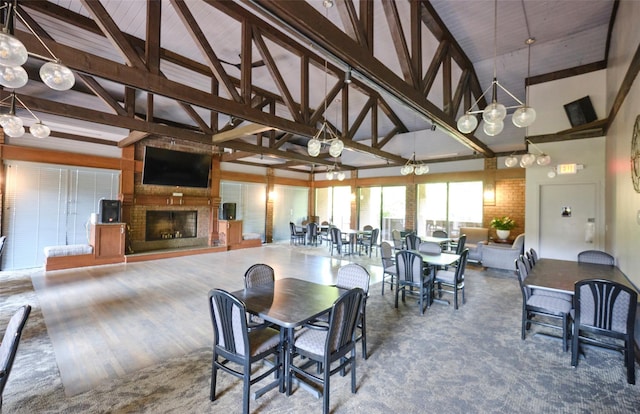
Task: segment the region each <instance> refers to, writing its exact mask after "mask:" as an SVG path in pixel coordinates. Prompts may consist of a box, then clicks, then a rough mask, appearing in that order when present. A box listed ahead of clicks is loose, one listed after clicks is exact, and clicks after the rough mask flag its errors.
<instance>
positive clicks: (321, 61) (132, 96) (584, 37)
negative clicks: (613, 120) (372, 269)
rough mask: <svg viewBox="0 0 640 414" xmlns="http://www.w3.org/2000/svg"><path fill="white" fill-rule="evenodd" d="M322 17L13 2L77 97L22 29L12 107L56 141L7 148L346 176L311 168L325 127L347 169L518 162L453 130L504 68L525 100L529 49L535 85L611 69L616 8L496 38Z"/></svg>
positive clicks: (514, 139) (503, 8)
mask: <svg viewBox="0 0 640 414" xmlns="http://www.w3.org/2000/svg"><path fill="white" fill-rule="evenodd" d="M324 3H326V1H325V2H323V0H307V1H302V0H299V1H286V0H284V1H267V0H237V1H215V0H162V1H159V0H147V1H144V0H136V1H131V0H101V1H98V0H52V1H18V11H19V13H20V15H21V16H22V17H23V18H24V20H25V21H26V22H27V24H29V26H30V27H31V28H32V29H33V31H34V32H35V33H36V34H37V35H38V36H39V37H40V38H41V39H42V40H43V42H44V43H45V44H46V46H47V47H48V48H49V49H50V50H51V52H53V54H54V55H55V56H56V57H57V58H58V59H60V60H61V61H62V63H64V64H65V65H67V66H69V67H70V68H71V69H72V70H73V71H74V72H75V74H76V85H75V86H74V88H73V89H72V90H71V91H66V92H60V91H54V90H51V89H49V88H47V87H46V86H45V85H44V84H42V83H41V81H40V79H39V77H38V74H37V71H38V67H39V66H40V65H41V64H42V62H43V59H42V58H41V56H50V54H49V52H48V51H47V50H46V49H45V48H44V47H43V45H42V44H41V42H40V41H39V40H38V39H37V38H36V37H35V36H34V35H33V34H31V33H30V32H29V31H28V30H27V29H26V27H25V25H24V24H23V23H22V21H20V20H18V21H16V28H15V33H16V36H17V37H18V38H19V39H20V40H21V41H22V42H23V43H24V44H25V46H26V47H27V49H28V50H29V52H30V53H31V54H32V56H31V57H30V59H29V61H28V62H27V64H26V65H25V66H26V69H27V72H28V73H29V76H30V80H29V82H28V83H27V85H26V86H24V87H22V88H20V89H18V90H16V93H17V95H18V96H19V97H20V99H21V100H22V101H23V102H24V103H25V105H26V106H27V107H28V108H29V109H31V110H32V111H33V112H34V113H35V114H36V115H37V116H38V117H39V118H40V119H42V121H43V122H44V123H46V124H47V125H49V126H50V127H51V129H52V134H51V137H49V138H47V139H45V140H38V139H36V138H33V137H31V136H30V135H28V134H27V135H25V136H23V137H20V138H10V139H7V140H8V141H9V143H11V144H15V145H27V146H40V147H45V148H51V149H63V150H68V151H74V150H75V151H91V152H93V153H105V154H109V151H111V152H112V153H113V151H114V150H117V149H118V148H121V147H125V146H127V145H131V144H132V143H135V142H137V141H138V140H141V139H143V138H145V137H146V136H149V135H150V134H157V135H162V136H170V137H175V138H177V139H182V140H187V141H192V142H198V143H205V144H207V145H211V150H212V151H213V152H216V153H220V154H221V157H222V160H223V161H229V162H241V163H249V164H256V165H269V166H272V167H275V168H286V169H292V170H297V171H310V170H311V169H312V168H313V167H312V166H319V165H331V164H333V163H334V162H335V161H336V160H335V159H334V158H332V157H330V155H329V154H328V151H327V148H323V150H322V152H321V154H320V156H318V157H311V156H309V155H308V153H307V146H306V145H307V142H308V140H309V139H310V138H311V137H312V136H313V135H314V134H315V133H316V131H317V130H318V129H319V128H320V127H321V125H322V123H323V122H326V123H327V125H328V126H329V128H331V129H332V131H334V132H335V133H336V135H338V136H340V137H341V139H342V140H343V141H344V143H345V148H346V149H345V151H343V153H342V156H341V157H340V158H341V159H340V160H339V162H340V163H341V164H342V165H343V168H345V169H353V168H358V169H361V168H378V167H386V166H388V165H402V164H404V163H405V161H406V160H407V159H408V158H410V157H411V156H412V154H413V153H414V152H415V154H416V158H417V159H419V160H423V161H425V162H442V161H451V160H462V159H473V158H478V157H493V156H496V155H501V154H508V153H511V152H514V151H515V152H517V151H523V150H525V148H526V145H525V133H526V131H525V130H523V129H518V128H516V127H514V126H513V125H511V123H510V122H505V130H504V131H503V132H502V133H501V134H499V135H497V136H493V137H490V136H487V135H485V134H484V132H483V131H482V128H479V129H478V130H476V131H475V132H474V133H472V134H468V135H465V134H462V133H460V132H459V131H457V129H456V119H457V118H458V117H459V116H460V115H461V114H462V113H464V111H465V110H466V109H468V108H469V107H470V106H471V105H472V104H473V102H475V101H476V100H477V99H478V98H480V102H479V104H480V106H481V107H483V106H484V103H485V98H486V96H485V97H481V95H482V93H483V91H484V90H486V88H487V87H488V86H489V85H490V84H491V80H492V78H493V73H494V68H495V71H496V74H497V77H498V79H499V81H500V84H501V85H503V86H504V87H505V88H506V89H507V90H509V91H510V92H511V93H513V94H514V95H515V96H516V97H518V99H520V100H523V101H524V100H525V79H526V78H527V71H528V68H527V61H528V60H527V57H528V52H529V49H528V46H527V45H526V44H525V40H526V39H527V38H530V37H535V38H536V43H534V45H533V46H531V49H530V52H531V65H530V68H529V72H530V75H531V77H535V76H539V75H545V74H548V73H550V72H558V71H567V70H573V69H575V68H578V67H595V68H604V67H606V58H607V56H606V53H607V39H608V32H609V27H610V24H611V22H612V19H613V17H612V16H614V14H615V13H614V10H615V7H614V6H615V4H616V2H615V1H614V0H599V1H594V0H576V1H540V0H499V1H498V2H497V25H495V26H496V27H497V31H495V30H494V23H495V22H496V20H495V19H494V16H495V10H494V1H493V0H431V1H416V0H411V1H409V0H396V1H391V0H372V1H364V0H360V1H358V0H333V3H334V5H333V7H331V8H325V7H324V5H323V4H324ZM494 41H495V43H494ZM37 55H40V57H38V56H37ZM494 55H495V59H494ZM347 72H349V74H350V78H351V82H350V83H346V82H345V75H346V73H347ZM9 93H10V91H6V90H5V91H2V92H1V95H2V98H5V97H7V96H8V94H9ZM498 98H499V100H500V101H507V102H505V103H506V104H510V105H514V104H515V102H508V101H509V99H510V98H509V97H508V96H506V95H498ZM18 114H19V115H21V116H23V118H24V119H25V124H26V125H30V123H31V121H30V120H29V119H30V116H29V114H28V113H26V112H25V111H20V109H19V110H18ZM599 115H600V116H601V117H602V116H604V115H605V114H599ZM537 122H544V120H540V119H538V120H537ZM567 127H569V123H568V121H567ZM225 149H226V151H224V150H225ZM103 150H104V151H103Z"/></svg>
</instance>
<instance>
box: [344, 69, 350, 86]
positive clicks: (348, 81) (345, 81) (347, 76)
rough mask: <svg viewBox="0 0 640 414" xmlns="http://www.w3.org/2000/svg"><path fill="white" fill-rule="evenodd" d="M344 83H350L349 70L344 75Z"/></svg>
mask: <svg viewBox="0 0 640 414" xmlns="http://www.w3.org/2000/svg"><path fill="white" fill-rule="evenodd" d="M344 83H351V68H348V69H347V71H346V72H345V73H344Z"/></svg>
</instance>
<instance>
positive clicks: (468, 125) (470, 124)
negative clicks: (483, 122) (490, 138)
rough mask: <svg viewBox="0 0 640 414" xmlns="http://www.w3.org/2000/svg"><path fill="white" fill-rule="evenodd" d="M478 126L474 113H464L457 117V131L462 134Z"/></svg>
mask: <svg viewBox="0 0 640 414" xmlns="http://www.w3.org/2000/svg"><path fill="white" fill-rule="evenodd" d="M477 126H478V118H476V117H475V115H471V114H464V115H462V116H461V117H460V118H459V119H458V131H460V132H462V133H463V134H468V133H470V132H473V131H474V130H475V129H476V127H477Z"/></svg>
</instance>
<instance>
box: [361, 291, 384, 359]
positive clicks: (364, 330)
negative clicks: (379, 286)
mask: <svg viewBox="0 0 640 414" xmlns="http://www.w3.org/2000/svg"><path fill="white" fill-rule="evenodd" d="M383 284H384V283H383ZM361 331H362V359H367V358H369V357H368V356H367V317H366V316H365V313H363V314H362V328H361Z"/></svg>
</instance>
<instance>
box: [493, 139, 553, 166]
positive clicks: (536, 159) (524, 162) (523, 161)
mask: <svg viewBox="0 0 640 414" xmlns="http://www.w3.org/2000/svg"><path fill="white" fill-rule="evenodd" d="M527 143H528V144H529V145H531V146H532V147H533V148H534V149H535V150H536V151H538V154H537V155H536V154H531V153H526V154H524V155H523V156H522V157H521V158H520V161H519V162H518V158H517V157H516V156H514V155H510V156H508V157H507V158H505V160H504V165H505V166H507V167H509V168H511V167H515V166H516V165H520V167H522V168H528V167H531V166H532V165H534V164H537V165H541V166H546V165H549V164H550V163H551V157H550V156H549V155H548V154H545V153H544V152H542V151H541V150H540V148H538V147H537V146H535V145H534V144H533V143H532V142H531V141H529V140H527Z"/></svg>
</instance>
